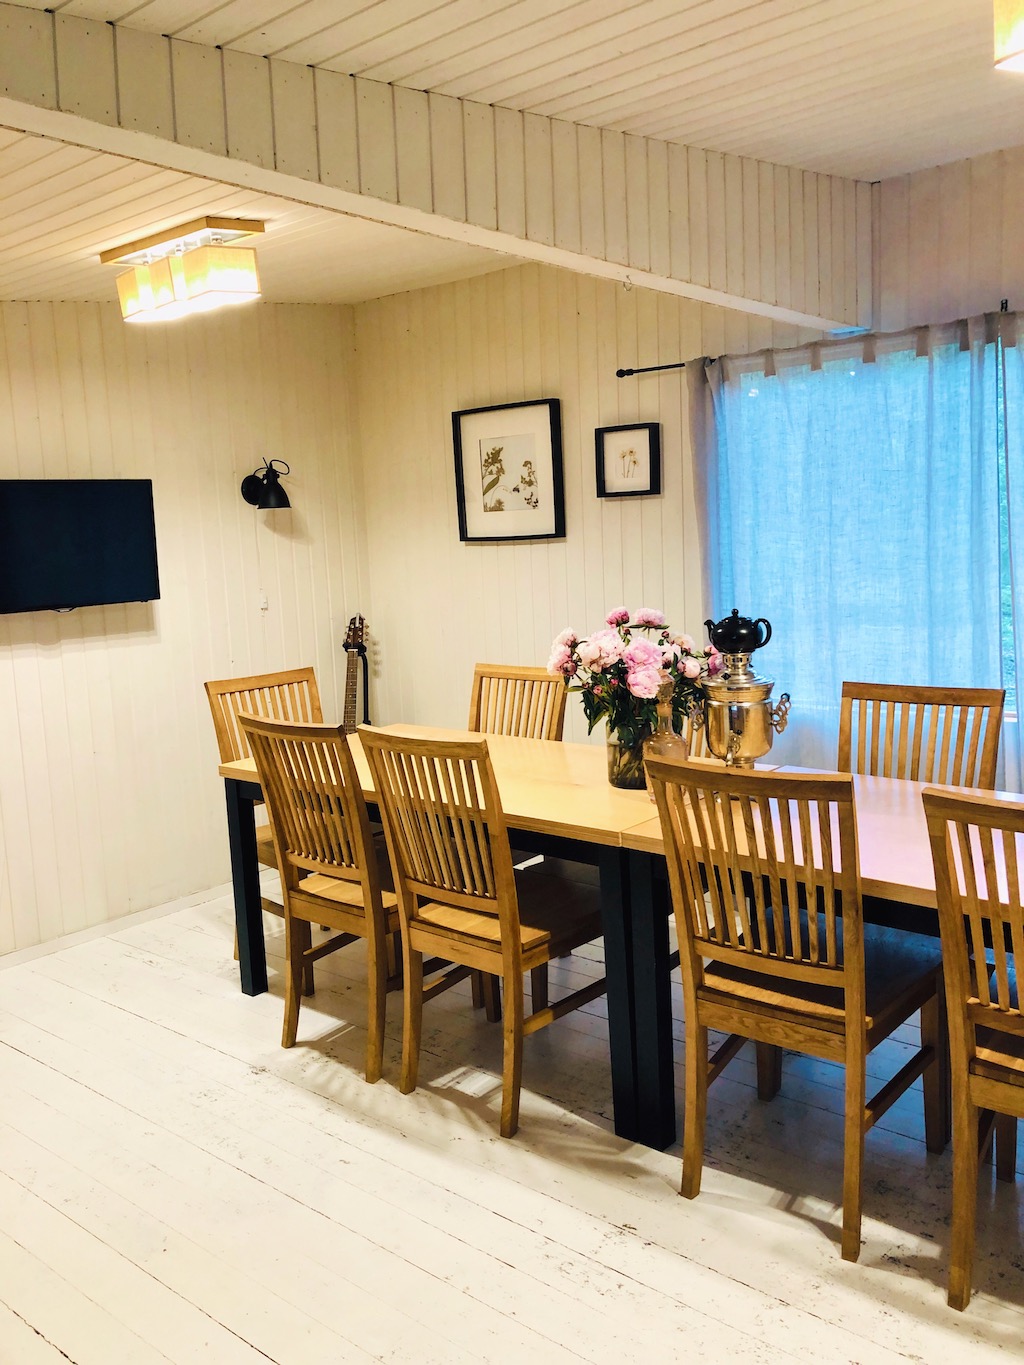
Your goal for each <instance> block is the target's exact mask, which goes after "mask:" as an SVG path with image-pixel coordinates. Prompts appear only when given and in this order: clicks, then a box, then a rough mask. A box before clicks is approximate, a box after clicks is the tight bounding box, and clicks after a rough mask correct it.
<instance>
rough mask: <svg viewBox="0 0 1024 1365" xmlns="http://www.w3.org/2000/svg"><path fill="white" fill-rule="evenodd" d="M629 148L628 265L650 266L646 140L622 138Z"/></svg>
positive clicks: (627, 187)
mask: <svg viewBox="0 0 1024 1365" xmlns="http://www.w3.org/2000/svg"><path fill="white" fill-rule="evenodd" d="M623 142H624V145H625V149H626V237H627V240H628V242H629V264H630V265H633V266H636V267H637V269H638V270H649V269H650V267H651V233H650V216H649V215H650V199H649V190H648V179H647V139H646V138H642V137H631V136H630V135H629V134H628V133H627V134H626V136H625V137H624V138H623Z"/></svg>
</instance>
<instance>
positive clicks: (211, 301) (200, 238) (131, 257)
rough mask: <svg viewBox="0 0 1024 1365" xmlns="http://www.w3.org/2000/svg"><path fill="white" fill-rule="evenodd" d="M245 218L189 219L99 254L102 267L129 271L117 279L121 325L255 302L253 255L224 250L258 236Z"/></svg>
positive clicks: (255, 225)
mask: <svg viewBox="0 0 1024 1365" xmlns="http://www.w3.org/2000/svg"><path fill="white" fill-rule="evenodd" d="M262 231H263V224H262V223H260V222H257V221H256V220H255V219H249V218H195V219H193V220H192V221H191V222H189V223H183V224H181V226H180V227H174V228H168V229H166V230H165V231H163V232H157V233H154V234H153V235H152V236H150V237H143V238H141V239H140V240H138V241H134V242H125V243H124V244H123V245H122V246H117V247H111V248H110V249H109V250H108V251H103V252H101V253H100V261H101V262H102V263H103V264H104V265H106V264H108V263H109V262H111V261H118V262H121V263H122V264H125V265H129V266H131V269H130V270H126V271H124V272H123V273H122V274H120V275H118V277H117V294H118V298H119V300H120V303H121V316H122V317H123V318H124V320H125V322H164V321H169V320H170V319H172V318H179V317H183V316H185V315H186V314H188V313H202V312H208V311H209V310H210V309H212V308H221V307H223V306H224V305H225V304H229V303H249V302H251V301H252V300H254V299H258V298H259V296H260V279H259V272H258V271H257V269H256V253H255V251H253V250H252V248H251V247H239V246H234V245H230V243H234V242H236V241H237V240H238V239H239V238H240V237H248V236H250V235H251V234H252V233H255V232H262Z"/></svg>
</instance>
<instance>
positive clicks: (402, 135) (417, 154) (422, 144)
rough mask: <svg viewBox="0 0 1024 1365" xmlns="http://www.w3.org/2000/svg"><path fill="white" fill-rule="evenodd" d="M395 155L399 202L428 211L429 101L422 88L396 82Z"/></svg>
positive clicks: (429, 203) (429, 208)
mask: <svg viewBox="0 0 1024 1365" xmlns="http://www.w3.org/2000/svg"><path fill="white" fill-rule="evenodd" d="M394 98H395V158H396V161H397V164H398V199H399V203H402V204H409V205H410V206H411V207H412V208H415V209H423V210H424V211H425V212H427V213H429V212H430V210H431V209H432V208H433V201H432V198H431V189H430V103H429V100H428V99H427V96H426V94H425V93H424V92H423V91H422V90H407V89H406V88H405V87H404V86H401V85H396V86H395V90H394Z"/></svg>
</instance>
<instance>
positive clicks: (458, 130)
mask: <svg viewBox="0 0 1024 1365" xmlns="http://www.w3.org/2000/svg"><path fill="white" fill-rule="evenodd" d="M430 165H431V174H432V177H433V199H434V212H435V213H440V214H441V215H442V216H443V217H445V218H455V219H457V220H458V221H459V222H464V221H465V218H466V164H465V151H464V147H463V138H462V107H461V105H460V103H459V101H458V100H455V99H452V98H451V97H450V96H448V95H433V94H432V95H431V96H430Z"/></svg>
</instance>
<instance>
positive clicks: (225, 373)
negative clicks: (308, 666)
mask: <svg viewBox="0 0 1024 1365" xmlns="http://www.w3.org/2000/svg"><path fill="white" fill-rule="evenodd" d="M351 324H352V314H351V311H350V310H348V309H344V308H317V307H303V306H291V307H285V306H281V307H270V306H264V307H261V308H253V309H248V310H237V311H234V310H229V311H228V313H227V314H226V315H225V314H218V315H217V316H216V317H214V316H208V317H204V318H202V319H197V320H196V321H195V322H185V323H180V324H177V325H176V326H175V327H167V328H149V329H145V328H143V329H137V330H133V329H131V328H126V327H125V326H124V324H123V323H122V322H121V319H120V317H119V315H118V311H117V309H116V307H110V306H107V305H95V304H42V303H39V304H0V476H2V477H22V478H28V477H51V478H63V477H114V478H131V477H136V478H152V479H153V482H154V500H155V507H156V518H157V543H158V553H159V557H160V581H161V589H162V594H163V595H162V597H161V599H160V601H158V602H156V603H152V604H148V605H147V604H144V603H134V604H127V605H123V606H110V607H93V608H85V609H82V610H79V611H77V612H72V613H70V614H68V615H57V614H53V613H47V612H33V613H27V614H23V615H16V616H4V617H0V749H2V751H3V753H4V762H3V764H2V765H0V830H2V831H3V833H2V839H3V845H4V853H5V859H4V862H5V873H4V878H3V881H2V882H0V952H6V951H9V950H11V949H14V948H21V947H27V946H30V945H31V944H33V943H36V942H40V941H43V940H45V939H48V938H52V937H55V936H57V935H59V934H62V933H69V932H73V931H75V930H78V929H82V928H85V927H88V926H89V925H91V924H95V923H99V922H102V921H104V920H107V919H112V918H115V917H117V916H118V915H122V914H126V913H128V912H130V911H132V910H138V909H142V908H144V907H146V906H148V905H152V904H156V903H160V902H163V901H166V900H169V899H173V898H174V897H177V896H182V895H185V894H187V893H189V892H191V891H195V890H198V889H201V888H205V887H208V886H210V885H214V884H216V883H218V882H221V881H223V880H225V878H226V876H227V842H226V832H225V828H224V818H223V791H222V786H221V783H220V782H219V780H218V778H217V776H216V746H215V744H214V739H213V728H212V725H211V723H210V718H209V712H208V707H207V703H206V699H205V695H204V694H203V691H202V683H203V680H204V679H205V678H209V677H230V676H232V675H233V674H245V673H250V672H259V671H263V670H267V669H271V668H280V667H285V666H288V665H295V664H304V663H313V664H314V665H315V667H316V669H317V674H318V678H319V680H320V686H321V691H322V692H323V694H324V696H325V712H326V713H327V714H329V715H330V714H339V713H340V706H341V688H340V672H341V670H340V669H339V666H338V664H337V663H336V660H337V658H338V654H339V649H340V641H341V632H343V630H344V623H345V620H347V617H348V616H349V615H351V614H352V613H353V612H355V611H357V610H365V606H364V605H363V603H362V602H361V601H360V598H359V582H360V572H361V571H360V567H359V564H358V559H357V556H358V544H357V533H358V527H359V522H360V518H359V514H358V511H357V506H356V498H355V492H354V489H355V481H354V479H353V474H352V469H351V464H350V448H349V440H348V424H349V422H350V420H351V416H352V413H351V406H350V404H351V398H350V393H351V391H350V389H349V387H348V385H349V374H350V371H351V365H350V356H351V348H352V331H351ZM273 456H279V457H281V458H284V459H286V460H288V462H289V463H290V464H291V466H292V470H293V474H292V476H291V477H290V479H289V480H288V488H289V493H290V495H291V497H292V505H293V510H292V512H291V513H276V514H263V513H258V512H255V511H254V509H253V508H251V507H249V506H247V505H246V504H245V503H244V502H243V501H242V499H241V497H240V495H239V493H238V484H239V482H240V480H241V478H242V476H243V475H244V474H246V473H249V472H250V471H251V470H252V469H254V468H256V467H257V466H258V465H259V463H260V462H261V460H262V459H263V458H264V457H267V458H271V457H273ZM261 587H262V588H263V589H265V590H266V591H267V593H268V597H269V598H270V607H269V610H268V611H267V612H266V613H263V612H261V610H260V607H259V592H260V589H261ZM226 953H227V955H228V956H230V945H226Z"/></svg>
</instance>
